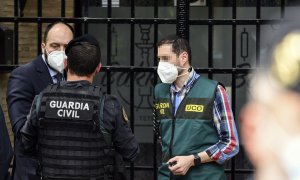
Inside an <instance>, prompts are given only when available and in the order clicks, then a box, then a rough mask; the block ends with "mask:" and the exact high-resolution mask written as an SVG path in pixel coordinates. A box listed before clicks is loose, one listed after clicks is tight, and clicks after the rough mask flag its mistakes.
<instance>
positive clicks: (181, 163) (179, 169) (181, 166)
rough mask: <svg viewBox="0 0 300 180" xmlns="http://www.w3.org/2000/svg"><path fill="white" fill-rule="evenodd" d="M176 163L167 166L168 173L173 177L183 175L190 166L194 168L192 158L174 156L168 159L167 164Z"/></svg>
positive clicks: (190, 156)
mask: <svg viewBox="0 0 300 180" xmlns="http://www.w3.org/2000/svg"><path fill="white" fill-rule="evenodd" d="M174 161H176V164H175V165H173V166H169V169H170V171H171V172H172V173H173V174H174V175H185V174H186V173H187V172H188V170H189V169H190V167H191V166H194V156H193V155H189V156H175V157H173V158H171V159H169V161H168V163H169V164H172V163H173V162H174Z"/></svg>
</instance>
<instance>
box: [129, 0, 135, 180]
mask: <svg viewBox="0 0 300 180" xmlns="http://www.w3.org/2000/svg"><path fill="white" fill-rule="evenodd" d="M130 2H131V4H130V6H131V7H130V17H131V19H134V18H135V3H134V2H135V1H134V0H133V1H130ZM134 36H135V24H134V23H132V22H131V23H130V66H134V62H135V59H134V52H135V51H134V43H135V38H134ZM134 74H135V73H134V72H133V71H130V104H133V106H130V127H131V129H132V132H133V133H134V119H135V113H134V97H135V95H134ZM130 179H131V180H133V179H134V163H130Z"/></svg>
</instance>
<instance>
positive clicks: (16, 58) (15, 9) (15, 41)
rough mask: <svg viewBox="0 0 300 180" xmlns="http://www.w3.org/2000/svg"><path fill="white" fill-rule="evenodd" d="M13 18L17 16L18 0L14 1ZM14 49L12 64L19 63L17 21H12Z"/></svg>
mask: <svg viewBox="0 0 300 180" xmlns="http://www.w3.org/2000/svg"><path fill="white" fill-rule="evenodd" d="M14 16H15V17H14V18H18V17H19V1H18V0H15V1H14ZM14 51H15V53H14V54H15V56H14V60H13V62H12V64H13V65H15V64H19V22H18V21H15V22H14Z"/></svg>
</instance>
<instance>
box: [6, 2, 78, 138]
mask: <svg viewBox="0 0 300 180" xmlns="http://www.w3.org/2000/svg"><path fill="white" fill-rule="evenodd" d="M42 3H43V6H42V13H43V14H42V16H43V17H60V13H61V8H60V6H61V0H52V1H42ZM23 13H24V17H37V0H30V1H27V3H26V6H25V8H24V11H23ZM65 15H66V17H73V1H71V0H68V1H66V13H65ZM13 16H14V1H12V0H1V6H0V17H13ZM0 26H1V27H5V28H9V29H12V30H13V28H14V24H13V23H0ZM46 26H47V24H43V25H42V27H43V32H44V28H45V27H46ZM37 33H38V32H37V24H36V23H19V41H18V43H19V49H18V50H19V64H20V65H22V64H25V63H27V62H30V61H31V60H32V59H33V58H35V57H36V55H37V52H38V49H37V48H38V45H37V36H38V34H37ZM39 47H40V46H39ZM8 77H9V73H5V72H0V88H1V90H0V100H1V106H2V108H3V111H4V113H5V119H6V125H7V128H8V129H9V135H10V139H11V142H12V144H13V133H12V131H11V125H10V121H9V118H8V113H7V106H6V100H5V99H6V89H7V81H8Z"/></svg>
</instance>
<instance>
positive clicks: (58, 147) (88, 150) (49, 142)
mask: <svg viewBox="0 0 300 180" xmlns="http://www.w3.org/2000/svg"><path fill="white" fill-rule="evenodd" d="M65 52H66V55H67V59H66V60H65V67H66V69H67V81H65V82H62V83H60V84H50V85H48V86H47V87H46V89H45V90H43V91H42V92H41V93H40V94H39V95H38V96H36V97H35V99H34V101H33V105H32V108H31V110H30V113H29V115H28V117H27V121H26V122H25V124H24V126H23V127H22V129H21V131H20V132H21V133H20V141H21V147H22V151H23V152H24V153H27V154H34V153H36V149H37V156H38V157H39V159H38V160H39V172H38V174H39V175H40V176H41V178H42V179H57V180H58V179H61V180H67V179H70V180H73V179H77V180H85V179H95V180H100V179H104V180H107V179H114V173H116V172H115V168H114V151H117V152H118V153H119V154H121V155H122V157H123V159H124V160H125V161H129V162H133V161H134V160H135V159H136V157H137V155H138V153H139V146H138V143H137V140H136V138H135V136H134V135H133V133H132V131H131V129H130V127H129V124H128V117H127V115H126V112H125V110H124V108H123V106H122V105H121V104H120V102H119V101H118V99H117V98H116V97H114V96H111V95H107V94H104V93H103V92H102V91H101V88H100V87H99V86H94V85H92V82H93V79H94V77H95V76H96V74H97V73H98V72H99V71H100V68H101V62H100V59H101V51H100V45H99V43H98V41H97V40H96V39H95V38H94V37H93V36H91V35H88V34H87V35H84V36H80V37H77V38H74V39H73V40H72V41H70V43H69V44H68V46H67V47H66V50H65ZM35 155H36V154H35ZM115 179H116V178H115Z"/></svg>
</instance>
